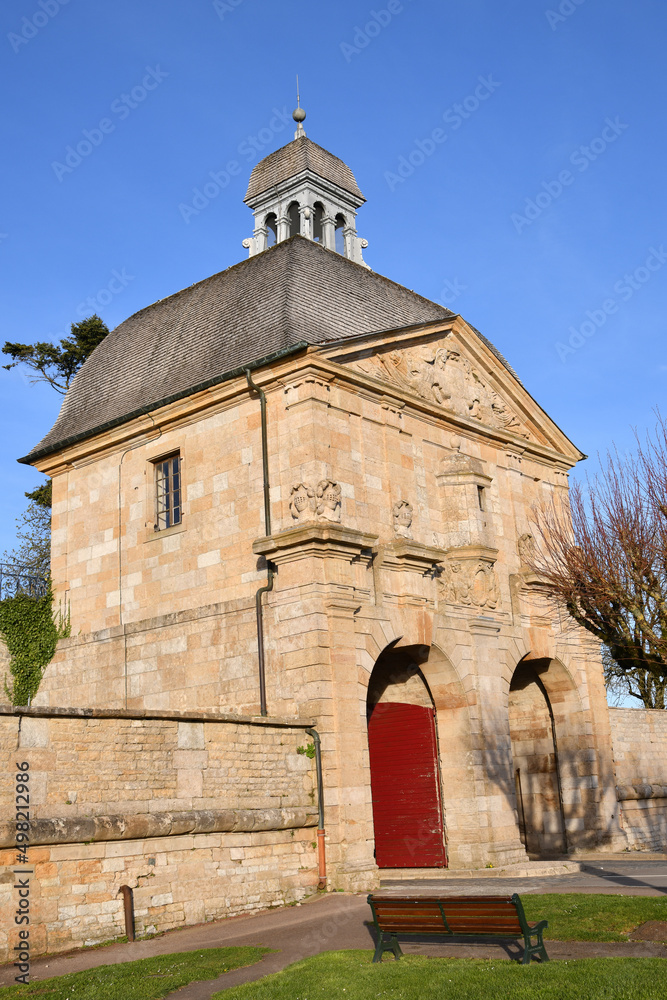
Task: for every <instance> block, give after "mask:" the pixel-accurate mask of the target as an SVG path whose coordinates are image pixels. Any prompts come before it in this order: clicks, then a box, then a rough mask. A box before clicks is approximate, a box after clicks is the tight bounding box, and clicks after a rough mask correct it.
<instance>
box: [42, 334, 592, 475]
mask: <svg viewBox="0 0 667 1000" xmlns="http://www.w3.org/2000/svg"><path fill="white" fill-rule="evenodd" d="M451 323H452V321H451V320H448V321H443V322H441V323H437V324H430V325H428V326H426V327H418V328H410V336H409V338H408V337H407V335H406V334H405V332H404V331H401V330H396V331H393V343H394V345H395V347H397V348H402V347H403V346H406V345H404V344H401V343H396V339H397V338H396V335H397V334H404V335H405V336H406V340H408V341H409V342H412V341H413V340H414V339H415V337H417V336H419V335H421V336H422V337H423V336H424V335H425V333H426V332H428V333H429V334H430V338H429V339H433V337H435V336H438V335H442V334H443V333H446V332H448V331H449V330H450V329H451ZM377 336H378V335H376V339H377ZM332 346H336V347H338V348H339V349H340V347H341V346H342V345H316V346H310V347H307V348H306V349H305V350H304V351H302V352H301V353H298V352H297V351H296V350H295V352H294V353H293V354H291V355H289V356H287V357H285V358H281V359H276V360H274V361H272V362H271V363H270V364H267V365H266V366H265V367H263V368H258V369H254V370H253V378H254V380H255V382H256V383H257V384H258V385H260V386H261V387H262V388H263V389H264V390H265V391H266V392H267V394H269V396H270V394H271V393H272V392H274V391H275V392H284V388H285V383H291V382H294V381H295V380H298V379H300V378H301V377H303V376H305V377H306V378H308V379H312V378H316V377H317V373H319V377H320V378H321V379H322V380H323V381H326V383H328V384H329V385H331V386H332V387H333V386H334V385H339V386H341V387H343V386H345V387H347V386H350V387H354V391H355V392H356V393H358V394H360V395H361V396H362V397H365V398H367V399H368V400H371V401H372V402H380V403H381V405H382V406H383V407H385V408H386V407H387V406H394V407H396V408H397V409H399V410H400V411H402V412H403V413H405V414H407V413H411V414H414V415H416V416H418V418H420V419H426V420H427V421H428V422H430V423H433V424H434V425H436V426H438V427H442V426H443V424H444V425H445V426H447V427H449V428H451V430H452V431H455V432H461V433H465V435H466V436H467V437H469V438H471V439H473V440H476V441H489V440H491V441H494V442H497V443H498V444H499V445H501V446H505V447H506V446H508V445H509V446H511V447H512V448H515V449H518V448H520V449H522V452H523V453H525V454H526V455H532V456H534V457H535V458H537V459H538V460H539V461H541V462H543V463H547V464H548V465H550V466H552V467H555V468H557V469H562V470H563V471H565V470H568V469H570V468H572V466H573V465H574V464H575V463H576V462H577V461H578V460H579V458H580V457H581V453H580V452H578V450H577V449H575V448H574V446H573V445H572V444H571V442H569V441H568V439H567V438H565V436H564V435H563V434H562V432H561V431H559V432H558V433H559V435H560V437H561V438H562V440H563V443H565V442H567V444H568V445H569V448H567V450H565V451H559V450H557V449H556V447H555V446H554V444H542V443H540V442H538V441H535V440H526V439H525V438H522V437H520V436H519V435H517V434H515V433H514V432H512V431H510V430H507V429H501V428H498V427H490V426H488V425H486V424H481V423H480V422H479V421H477V420H473V419H471V418H467V417H463V416H460V415H458V414H456V413H454V412H452V411H451V410H448V409H446V408H445V407H443V406H441V405H440V404H438V403H436V402H431V401H429V400H427V399H423V398H421V397H419V396H417V395H415V394H413V393H410V392H407V391H405V390H403V389H401V388H400V387H398V386H395V385H391V384H389V383H387V382H382V381H380V380H378V379H374V378H372V377H371V376H369V375H366V374H365V373H364V372H362V371H359V370H357V369H356V368H353V367H351V366H350V365H346V364H343V363H339V362H338V361H334V360H331V359H330V358H328V357H326V356H324V355H323V353H322V352H323V350H324V349H325V347H326V349H327V351H328V352H330V351H331V348H332ZM349 353H350V354H351V353H352V351H351V350H350V351H349ZM498 364H500V363H499V362H498ZM507 381H509V374H508V378H507ZM517 385H518V383H517ZM505 390H506V386H505V385H503V391H505ZM247 392H248V388H247V382H246V379H245V376H243V377H240V376H237V377H234V378H229V379H226V380H223V381H220V382H218V383H216V384H215V385H213V386H210V387H207V388H206V389H202V390H199V391H196V392H193V393H191V394H190V395H187V396H184V397H183V398H179V399H177V400H174V401H173V402H168V403H166V404H165V405H164V406H162V407H159V408H156V409H154V410H151V412H150V414H148V413H142V414H140V415H137V416H135V417H132V418H131V419H129V420H127V421H126V422H124V423H121V424H119V425H118V426H115V427H113V428H109V429H105V430H101V431H100V432H99V433H98V434H95V435H94V436H91V437H87V438H85V439H83V440H81V441H77V442H75V443H72V444H69V445H66V446H64V447H63V448H61V449H60V450H58V451H55V452H53V453H50V454H49V455H47V456H44V457H43V458H40V459H38V460H36V461H35V462H33V463H32V464H34V465H35V467H36V468H38V469H39V470H40V471H41V472H44V473H45V474H47V475H55V474H58V473H59V472H62V471H65V470H66V469H67V468H68V467H71V466H72V465H77V466H78V465H80V464H85V463H87V462H90V461H96V460H97V459H99V458H100V457H102V456H104V455H105V454H109V453H113V452H117V451H119V450H121V449H122V448H124V447H126V446H127V444H128V443H129V442H130V441H135V440H136V439H137V438H139V437H141V436H142V435H145V436H146V439H147V441H149V440H150V439H151V438H152V437H153V436H154V435H155V436H158V435H159V433H160V431H161V432H162V433H164V432H165V431H166V430H169V429H175V428H178V427H181V426H185V425H187V424H188V423H192V422H193V421H194V420H197V419H200V418H201V416H202V415H203V414H204V413H206V412H207V411H208V412H215V411H216V410H218V409H225V408H227V407H229V406H234V405H237V404H238V402H239V398H240V397H243V396H244V395H246V394H247ZM529 399H532V397H529ZM533 405H534V406H535V408H538V407H537V404H533ZM540 412H543V411H540ZM553 426H554V428H555V425H553ZM575 452H576V454H575Z"/></svg>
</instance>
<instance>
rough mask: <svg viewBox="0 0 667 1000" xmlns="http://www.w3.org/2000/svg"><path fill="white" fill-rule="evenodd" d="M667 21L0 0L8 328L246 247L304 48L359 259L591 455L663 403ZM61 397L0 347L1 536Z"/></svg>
mask: <svg viewBox="0 0 667 1000" xmlns="http://www.w3.org/2000/svg"><path fill="white" fill-rule="evenodd" d="M666 35H667V7H666V6H665V4H664V2H662V3H661V2H660V0H636V2H634V3H633V4H632V5H630V4H628V3H626V2H621V0H605V2H604V3H603V2H602V0H578V2H577V0H553V2H551V3H550V2H549V0H545V2H538V0H503V2H498V0H449V2H445V3H435V2H432V3H426V2H419V0H391V2H390V3H386V2H384V0H378V2H377V3H376V4H372V3H370V2H369V3H359V2H352V0H338V2H337V3H335V4H333V3H330V4H314V3H312V2H309V3H306V2H303V0H302V2H284V3H281V4H275V3H271V2H269V0H216V2H212V0H201V2H190V3H187V4H186V3H185V2H181V3H178V2H176V0H162V2H161V3H159V4H156V3H137V2H136V0H134V2H130V0H116V2H115V3H113V4H109V3H102V2H100V0H86V2H85V3H84V2H83V0H68V2H67V3H63V2H62V0H5V3H4V4H3V7H2V11H1V12H0V74H1V77H2V84H3V92H4V93H5V94H6V95H9V98H8V99H7V98H6V100H5V104H4V115H3V121H2V124H1V125H0V128H1V129H2V148H3V150H4V155H3V157H2V160H1V163H0V170H1V172H2V191H3V192H4V197H3V199H2V207H1V208H0V268H1V273H2V282H1V287H0V295H1V297H2V300H1V304H2V309H1V311H0V316H1V328H0V338H1V339H2V342H4V341H5V340H10V341H32V340H36V339H59V338H60V337H61V336H63V335H65V334H66V333H67V332H68V331H69V326H70V324H71V323H72V322H73V321H76V320H78V319H80V318H81V316H82V315H88V314H89V313H90V312H93V311H97V312H98V313H99V314H100V315H101V316H102V317H103V318H104V320H105V321H106V322H107V324H108V325H109V326H110V327H113V326H115V325H116V324H117V323H119V322H120V321H121V320H123V319H124V318H126V317H127V316H128V315H130V314H131V313H133V312H134V311H136V310H137V309H140V308H142V307H143V306H145V305H148V304H149V303H151V302H153V301H155V300H156V299H159V298H163V297H165V296H167V295H169V294H171V293H172V292H175V291H177V290H178V289H180V288H183V287H185V286H187V285H190V284H192V283H193V282H195V281H198V280H200V279H202V278H204V277H206V276H208V275H209V274H212V273H214V272H216V271H219V270H222V269H223V268H225V267H227V266H229V265H230V264H233V263H235V262H237V261H239V260H241V259H243V257H244V256H245V254H246V251H244V250H243V248H242V247H241V241H242V239H243V238H244V237H246V236H249V235H250V234H251V230H252V215H251V213H250V211H249V209H247V208H246V207H245V206H244V205H243V201H242V199H243V194H244V193H245V185H246V183H247V177H248V174H249V172H250V170H251V168H252V166H253V165H254V163H255V162H257V160H258V159H259V158H261V156H264V155H266V154H268V153H269V152H271V151H272V150H273V149H275V148H277V147H278V146H281V145H283V144H284V143H285V142H287V141H289V140H290V139H291V138H292V134H293V123H292V122H291V120H290V121H288V123H287V124H285V125H283V124H282V123H283V121H284V119H285V116H288V115H289V114H290V113H291V111H292V109H293V107H294V104H295V96H294V90H295V84H294V75H295V73H296V72H298V73H299V75H300V79H301V97H302V104H303V106H304V107H305V108H306V110H307V113H308V118H307V120H306V130H307V132H308V135H309V136H310V137H311V138H312V139H313V140H314V141H315V142H318V143H320V144H321V145H323V146H325V147H326V148H327V149H329V150H331V151H332V152H334V153H335V154H337V155H339V156H341V157H342V158H343V159H344V160H345V161H346V162H347V163H349V165H350V166H351V167H352V169H353V171H354V173H355V175H356V177H357V180H358V182H359V185H360V187H361V189H362V191H363V192H364V194H365V196H366V198H367V199H368V203H367V204H366V205H365V206H364V207H363V208H362V209H361V211H360V213H359V217H358V226H359V233H360V235H361V236H364V237H366V238H367V239H368V241H369V248H368V250H367V251H366V255H365V256H366V259H367V261H368V262H369V264H370V265H371V267H373V269H374V270H376V271H378V272H380V273H382V274H385V275H387V276H388V277H390V278H393V279H395V280H397V281H399V282H401V283H403V284H405V285H407V286H408V287H409V288H413V289H415V290H416V291H418V292H420V293H422V294H424V295H426V296H428V297H430V298H433V299H436V300H439V301H442V302H443V303H444V304H446V305H448V306H449V307H450V308H452V309H454V310H455V311H459V312H461V313H462V314H463V315H464V316H465V317H466V318H467V319H468V320H469V321H470V322H472V323H473V324H474V325H475V326H477V327H478V328H479V329H481V330H482V331H483V332H484V333H485V334H486V335H487V336H488V337H489V338H490V339H491V340H492V341H493V342H494V343H495V344H496V345H497V346H498V347H499V348H500V349H501V350H502V351H503V352H504V354H505V355H506V356H507V358H508V359H509V360H510V362H511V363H512V364H513V365H514V367H515V368H516V369H517V371H518V372H519V374H520V376H521V377H522V379H523V381H524V383H525V385H526V386H527V388H528V389H529V391H530V392H531V393H532V395H533V396H534V397H535V398H536V399H537V400H538V401H539V402H540V403H541V404H542V406H543V407H544V408H545V409H546V410H547V412H548V413H549V414H550V415H551V416H552V417H553V418H554V420H555V421H556V422H557V423H558V424H559V425H560V426H561V427H562V428H563V429H564V430H565V431H566V433H567V434H568V435H569V436H570V437H571V438H572V439H573V440H574V442H575V443H576V444H577V445H578V446H579V447H580V448H581V449H582V450H583V451H584V452H585V453H587V454H589V455H590V456H591V460H590V461H589V462H587V463H584V464H583V465H582V466H580V469H581V472H580V473H578V474H580V475H581V474H583V470H584V467H585V466H589V467H591V468H592V467H593V465H594V462H595V455H596V453H597V452H598V451H600V450H604V449H606V448H607V447H608V446H609V445H610V444H611V443H612V442H615V443H616V444H617V445H618V446H619V447H620V448H621V449H625V448H628V447H629V446H631V444H632V440H633V437H632V427H633V426H636V427H638V428H639V429H642V428H645V427H647V426H649V425H651V424H652V422H653V412H652V411H653V409H654V407H656V406H661V405H662V406H663V408H664V403H663V400H664V386H665V380H666V379H667V356H666V353H665V348H664V343H665V340H664V329H665V313H666V309H665V305H666V299H667V253H666V251H667V226H666V224H665V197H664V173H665V158H664V154H665V145H666V144H667V139H666V135H665V127H664V108H665V106H666V104H667V101H666V98H667V74H665V72H664V48H665V39H666ZM434 130H439V131H437V133H436V135H437V141H435V140H434V138H433V134H434ZM86 133H87V135H86ZM82 142H83V143H84V145H83V146H82V147H81V149H82V150H84V151H85V154H86V155H83V156H82V157H81V158H80V162H77V156H78V154H76V155H74V154H72V153H70V154H69V158H67V155H68V154H67V149H68V147H73V148H74V149H76V147H77V146H78V145H79V144H80V143H82ZM86 143H88V146H87V145H86ZM230 164H234V166H232V169H231V171H229V170H228V169H227V168H228V166H229V165H230ZM399 168H400V169H399ZM211 172H213V173H214V174H217V175H218V183H217V189H216V191H215V193H214V196H213V197H211V198H210V200H209V202H208V204H207V205H205V206H204V207H203V208H200V209H199V210H198V213H197V214H193V213H189V212H188V211H186V210H184V209H183V206H187V205H192V203H193V198H194V192H195V189H197V188H199V189H202V187H203V185H205V184H207V183H208V182H210V181H211V178H210V174H211ZM401 174H402V175H403V176H401ZM208 190H209V192H211V191H212V190H213V188H211V187H209V188H208ZM197 204H199V205H201V204H202V203H201V201H199V202H197ZM185 217H187V220H186V218H185ZM663 241H664V242H663ZM119 276H120V277H119ZM559 344H560V345H562V346H561V347H560V348H559V346H558V345H559ZM60 402H61V399H60V397H58V396H57V395H56V394H55V393H54V392H53V391H52V390H50V389H48V388H46V387H44V386H31V385H29V384H28V382H27V381H26V379H25V377H24V376H22V375H20V374H19V373H18V372H17V371H16V370H14V371H12V372H4V371H0V430H1V432H2V438H3V441H4V448H3V450H2V455H1V456H0V463H1V472H2V481H3V484H4V488H3V489H2V491H0V505H1V507H0V514H1V517H0V552H1V551H2V550H3V549H4V548H5V547H8V546H11V545H12V544H13V539H14V520H15V518H16V516H17V515H18V514H19V513H20V512H21V510H22V509H23V507H24V504H25V500H24V497H23V492H24V491H25V490H27V489H30V488H32V487H33V486H34V485H35V484H36V483H37V482H38V481H39V480H40V477H39V474H38V473H37V472H36V471H35V470H32V469H30V468H26V467H24V466H20V465H17V464H16V461H15V459H16V458H17V457H18V456H20V455H24V454H26V452H28V451H29V449H30V448H31V447H32V446H33V445H34V444H35V443H36V442H37V441H38V440H39V439H40V438H41V437H42V436H43V434H44V433H45V432H46V431H47V430H48V428H49V427H50V425H51V424H52V422H53V420H54V419H55V416H56V414H57V411H58V407H59V405H60Z"/></svg>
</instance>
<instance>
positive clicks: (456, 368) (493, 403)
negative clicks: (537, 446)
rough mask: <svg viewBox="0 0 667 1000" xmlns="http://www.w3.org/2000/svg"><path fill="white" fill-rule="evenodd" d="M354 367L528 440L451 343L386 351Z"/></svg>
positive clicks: (506, 407) (511, 413) (505, 406)
mask: <svg viewBox="0 0 667 1000" xmlns="http://www.w3.org/2000/svg"><path fill="white" fill-rule="evenodd" d="M356 365H357V367H358V368H359V369H361V371H363V372H365V373H366V374H367V375H370V376H371V377H372V378H377V379H380V380H381V381H383V382H391V383H393V384H394V385H397V386H399V387H400V388H402V389H407V390H408V391H409V392H414V393H416V394H417V395H418V396H421V397H422V399H428V400H432V401H433V402H435V403H439V404H440V406H444V407H445V409H448V410H451V411H453V412H454V413H456V414H458V415H459V416H462V417H468V418H471V419H473V420H479V421H480V422H481V423H484V424H487V425H490V426H492V427H504V428H507V429H508V430H511V431H513V432H514V433H516V434H520V435H521V436H522V437H528V432H527V431H526V429H525V427H524V426H523V425H522V423H521V421H520V419H519V417H518V416H517V415H516V413H515V412H514V411H513V410H512V408H511V407H510V406H509V404H508V403H506V402H505V400H504V399H502V397H501V396H500V395H499V394H498V393H497V392H496V391H495V390H494V389H492V388H491V386H489V385H488V384H487V383H486V382H485V381H484V379H483V378H482V376H481V375H480V373H479V372H478V371H477V369H476V368H474V367H473V366H472V365H471V364H470V362H469V361H468V359H467V358H466V357H464V356H463V355H462V354H461V352H460V351H459V349H458V347H457V346H456V345H455V344H454V343H452V345H451V346H449V347H436V348H434V347H413V348H410V349H408V350H405V351H388V352H385V353H382V354H376V355H374V356H373V357H370V358H364V359H363V360H360V361H357V362H356Z"/></svg>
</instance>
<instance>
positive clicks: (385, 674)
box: [366, 646, 447, 868]
mask: <svg viewBox="0 0 667 1000" xmlns="http://www.w3.org/2000/svg"><path fill="white" fill-rule="evenodd" d="M421 659H423V647H421V646H419V647H410V646H406V647H402V648H400V649H395V648H393V647H390V648H388V649H386V650H385V651H384V652H383V653H382V654H381V655H380V656H379V657H378V660H377V662H376V664H375V666H374V668H373V672H372V674H371V677H370V681H369V685H368V695H367V701H366V708H367V717H368V748H369V758H370V771H371V795H372V803H373V825H374V830H375V860H376V862H377V864H378V867H379V868H444V867H445V866H446V864H447V860H446V855H445V835H444V822H443V811H442V795H441V788H440V767H439V756H438V740H437V734H436V726H435V708H434V705H433V699H432V697H431V692H430V690H429V688H428V685H427V683H426V681H425V679H424V675H423V674H422V672H421V670H420V668H419V662H420V660H421Z"/></svg>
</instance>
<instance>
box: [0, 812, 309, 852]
mask: <svg viewBox="0 0 667 1000" xmlns="http://www.w3.org/2000/svg"><path fill="white" fill-rule="evenodd" d="M311 826H317V811H314V810H311V809H307V808H296V809H285V808H272V809H190V810H183V811H182V812H155V813H137V814H136V815H134V816H122V815H117V816H84V817H71V818H70V817H62V816H58V817H55V818H53V819H34V820H31V822H30V833H29V837H30V843H29V844H28V845H27V847H28V849H30V848H31V847H37V846H44V845H47V844H85V843H90V842H91V841H100V840H146V839H148V838H151V837H178V836H182V835H183V834H188V833H258V832H261V831H266V830H294V829H303V828H304V827H311ZM15 846H16V824H15V823H13V822H9V823H7V822H5V823H0V848H3V849H4V848H11V847H15Z"/></svg>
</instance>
